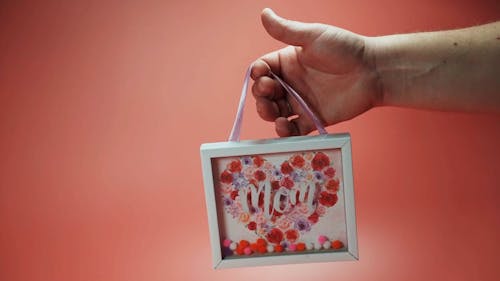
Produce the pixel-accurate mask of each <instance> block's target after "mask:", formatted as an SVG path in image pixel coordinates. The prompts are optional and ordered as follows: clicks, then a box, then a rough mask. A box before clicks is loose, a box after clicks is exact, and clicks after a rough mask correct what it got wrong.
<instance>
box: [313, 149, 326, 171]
mask: <svg viewBox="0 0 500 281" xmlns="http://www.w3.org/2000/svg"><path fill="white" fill-rule="evenodd" d="M311 165H312V168H313V170H315V171H321V170H323V168H324V167H326V166H328V165H330V158H328V156H327V155H326V154H324V153H323V152H318V153H316V155H314V158H313V159H312V161H311Z"/></svg>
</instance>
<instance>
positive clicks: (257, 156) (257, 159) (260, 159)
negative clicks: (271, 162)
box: [253, 155, 264, 167]
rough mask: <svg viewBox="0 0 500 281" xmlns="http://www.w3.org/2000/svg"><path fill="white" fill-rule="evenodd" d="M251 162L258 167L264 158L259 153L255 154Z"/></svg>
mask: <svg viewBox="0 0 500 281" xmlns="http://www.w3.org/2000/svg"><path fill="white" fill-rule="evenodd" d="M253 163H254V164H255V166H257V167H260V166H262V164H264V159H263V158H262V157H260V156H259V155H256V156H254V157H253Z"/></svg>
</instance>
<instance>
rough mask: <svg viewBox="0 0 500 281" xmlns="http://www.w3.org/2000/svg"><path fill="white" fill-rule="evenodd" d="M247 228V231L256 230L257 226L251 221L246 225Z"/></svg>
mask: <svg viewBox="0 0 500 281" xmlns="http://www.w3.org/2000/svg"><path fill="white" fill-rule="evenodd" d="M247 227H248V229H249V230H255V229H257V224H256V223H255V222H254V221H251V222H249V223H248V225H247Z"/></svg>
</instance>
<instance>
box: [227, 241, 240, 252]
mask: <svg viewBox="0 0 500 281" xmlns="http://www.w3.org/2000/svg"><path fill="white" fill-rule="evenodd" d="M237 247H238V245H237V244H236V242H233V243H231V244H229V249H231V250H232V251H234V250H236V248H237Z"/></svg>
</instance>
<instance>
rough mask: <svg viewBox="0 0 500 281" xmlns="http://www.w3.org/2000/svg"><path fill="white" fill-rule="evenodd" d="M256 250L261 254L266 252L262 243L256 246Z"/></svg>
mask: <svg viewBox="0 0 500 281" xmlns="http://www.w3.org/2000/svg"><path fill="white" fill-rule="evenodd" d="M257 252H259V253H261V254H265V253H266V252H267V247H266V246H264V245H259V246H258V247H257Z"/></svg>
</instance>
